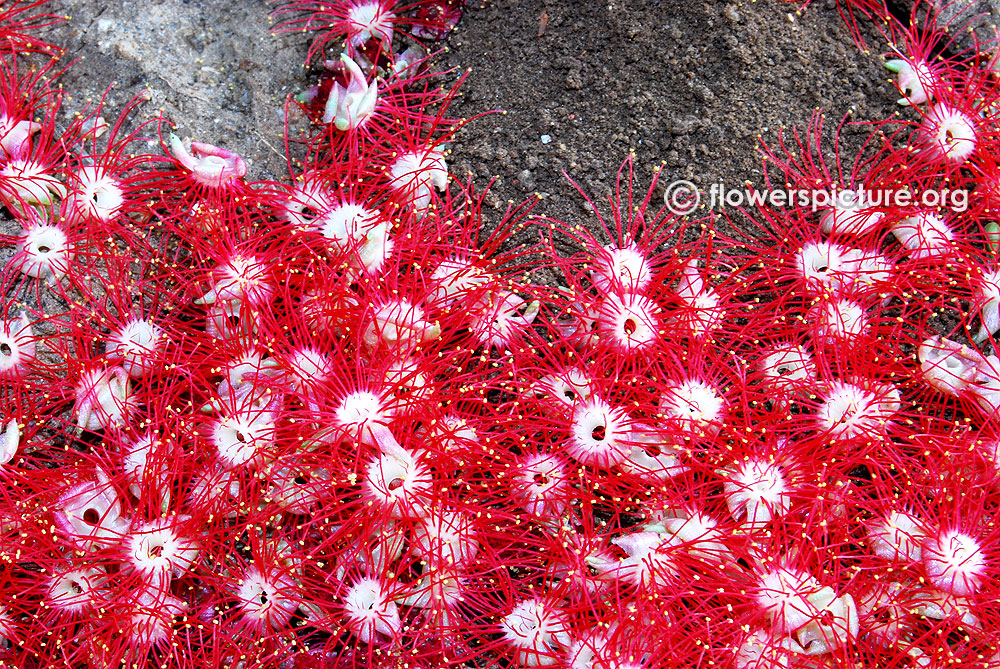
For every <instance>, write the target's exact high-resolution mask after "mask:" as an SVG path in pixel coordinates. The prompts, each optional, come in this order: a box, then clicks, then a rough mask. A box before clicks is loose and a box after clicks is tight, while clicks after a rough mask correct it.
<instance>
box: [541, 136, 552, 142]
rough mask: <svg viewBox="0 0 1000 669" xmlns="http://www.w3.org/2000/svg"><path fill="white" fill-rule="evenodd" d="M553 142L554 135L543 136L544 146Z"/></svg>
mask: <svg viewBox="0 0 1000 669" xmlns="http://www.w3.org/2000/svg"><path fill="white" fill-rule="evenodd" d="M551 141H552V135H542V144H548V143H549V142H551Z"/></svg>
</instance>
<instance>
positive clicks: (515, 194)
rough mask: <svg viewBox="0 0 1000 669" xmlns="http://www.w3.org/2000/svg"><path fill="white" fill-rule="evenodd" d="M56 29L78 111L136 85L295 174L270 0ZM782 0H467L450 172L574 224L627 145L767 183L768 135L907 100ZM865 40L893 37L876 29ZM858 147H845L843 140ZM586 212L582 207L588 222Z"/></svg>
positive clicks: (65, 3)
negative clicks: (287, 155) (287, 157)
mask: <svg viewBox="0 0 1000 669" xmlns="http://www.w3.org/2000/svg"><path fill="white" fill-rule="evenodd" d="M52 7H54V8H55V10H56V11H58V12H65V13H66V14H67V15H68V16H69V17H70V20H69V21H68V22H66V23H65V24H64V25H63V26H61V27H59V28H57V29H56V30H55V31H54V33H53V37H52V39H53V41H55V42H57V43H59V44H62V45H64V46H65V47H67V61H69V60H72V59H82V60H81V62H78V63H77V64H75V65H74V67H72V68H70V70H69V71H68V72H67V74H66V75H64V77H63V78H62V84H63V87H64V89H65V90H66V91H67V93H68V97H67V100H66V103H65V107H66V109H67V111H69V112H73V111H76V110H78V109H80V108H82V107H83V106H84V105H85V104H86V103H87V102H88V101H90V100H96V99H99V98H100V96H101V95H102V93H103V92H104V90H105V88H106V87H108V86H109V85H111V84H114V88H113V89H112V92H111V94H110V95H109V96H108V108H109V114H106V116H110V115H113V114H114V113H115V110H116V109H117V108H118V107H120V106H121V105H122V104H123V103H124V102H126V101H127V100H129V99H131V98H132V97H133V96H135V95H139V94H140V93H142V92H143V91H147V93H146V94H147V95H148V97H149V98H150V101H149V102H148V103H147V104H146V105H145V107H144V110H145V114H146V115H153V114H154V113H156V111H158V110H160V109H162V110H163V113H164V114H165V115H166V116H167V118H169V119H170V120H171V121H173V122H174V123H175V124H177V131H178V133H180V134H182V135H186V136H191V137H194V138H196V139H199V140H202V141H207V142H210V143H215V144H219V145H222V146H225V147H227V148H230V149H232V150H235V151H236V152H237V153H240V154H241V155H242V156H243V157H244V158H245V159H246V161H247V163H248V166H249V169H250V174H249V176H250V178H253V179H282V178H287V168H286V166H285V161H284V158H283V155H282V152H283V145H282V139H281V137H282V130H283V126H282V105H283V102H284V100H285V97H286V96H287V95H288V94H289V93H294V92H296V91H298V90H301V89H302V88H304V87H305V86H306V85H307V77H306V72H305V71H304V69H303V67H302V61H303V59H304V56H305V50H306V47H307V44H308V40H309V36H307V35H302V34H291V35H289V34H285V35H279V36H273V35H270V34H269V26H270V24H269V20H268V11H269V9H272V8H273V5H269V4H268V3H267V2H265V1H264V0H241V1H240V2H231V1H222V0H202V1H198V2H194V1H192V2H188V1H186V0H152V1H142V2H128V1H125V2H101V1H98V0H57V1H56V2H53V3H52ZM796 7H797V5H796V4H795V3H790V2H785V1H783V0H762V1H760V2H755V3H750V4H743V5H736V4H724V3H721V2H715V1H713V2H684V1H682V0H633V1H630V2H621V1H612V2H596V1H589V0H588V1H586V2H584V1H582V0H496V1H491V2H487V3H485V4H480V3H476V2H473V3H471V4H470V6H469V8H468V11H467V12H466V15H465V16H464V18H463V20H462V23H461V24H460V26H459V29H458V30H457V31H456V33H455V34H454V35H453V37H452V39H451V40H450V43H449V46H448V52H447V53H446V54H444V55H443V57H442V58H441V60H440V61H439V62H440V63H441V64H442V65H443V66H448V67H454V68H459V69H463V68H471V73H470V74H469V76H468V79H467V81H466V84H465V87H464V89H463V90H464V94H463V95H462V97H461V98H459V100H458V101H457V102H456V104H455V105H454V107H453V110H452V111H453V112H454V113H455V114H456V115H459V116H463V117H471V116H475V115H478V114H482V113H483V112H493V111H503V112H505V113H503V114H499V113H494V114H487V115H486V116H484V117H481V118H478V119H476V120H475V121H473V122H472V123H470V124H469V125H468V126H466V127H465V129H464V130H462V132H461V133H460V134H459V135H458V138H457V141H456V142H455V143H454V144H453V147H452V148H453V154H452V172H453V174H455V175H456V176H459V177H465V176H466V175H468V174H472V175H474V176H475V178H476V182H477V184H478V185H480V186H483V185H485V184H486V183H487V182H488V181H489V180H490V179H491V178H493V177H497V181H496V183H495V184H494V186H493V189H492V193H491V195H490V196H489V197H488V199H487V202H488V204H489V206H490V207H492V208H495V209H503V208H505V207H506V204H507V202H508V201H509V200H513V201H518V202H520V201H521V200H524V199H525V198H527V197H530V196H531V195H532V194H534V193H537V194H538V195H539V196H540V198H541V200H542V201H541V202H540V203H539V206H538V207H537V208H536V210H535V211H536V213H541V214H546V215H549V216H552V217H556V218H561V219H567V220H571V221H576V220H578V219H581V217H585V214H586V212H587V209H586V208H585V207H583V206H582V203H583V200H582V198H581V197H580V196H579V194H577V193H575V191H574V190H573V189H572V187H571V186H570V184H569V183H568V181H567V179H566V178H565V177H564V176H563V172H565V173H566V174H567V175H568V176H569V177H570V178H572V179H573V180H575V181H576V182H577V183H579V185H580V186H581V187H582V188H583V189H584V190H586V191H587V192H588V193H589V194H591V195H592V196H594V197H595V198H604V197H606V196H607V194H609V193H610V192H611V190H612V189H613V187H614V183H615V177H616V173H617V171H618V168H619V166H620V165H621V163H622V161H623V160H624V158H625V157H626V156H627V155H628V153H629V151H634V152H635V156H636V163H637V166H638V168H639V169H638V174H639V181H640V183H642V184H645V183H648V181H649V179H650V177H651V174H652V168H653V167H654V166H656V165H659V164H661V163H663V164H664V165H665V171H664V175H663V178H662V179H661V189H662V187H663V185H665V184H667V183H669V182H670V181H673V180H675V179H682V178H683V179H688V180H690V181H692V182H694V183H695V184H696V185H698V186H699V187H702V188H707V187H708V186H709V185H710V184H711V183H715V182H718V181H720V180H721V181H724V182H725V183H726V184H727V185H737V184H740V183H742V182H743V181H745V180H750V181H752V182H758V180H759V177H760V174H761V172H760V169H761V168H760V158H759V156H758V155H757V154H756V151H755V149H756V147H757V145H758V144H759V138H763V139H764V140H765V141H767V140H773V139H774V137H775V132H776V131H777V130H778V129H779V128H781V127H784V126H791V125H799V126H801V125H803V124H805V123H807V122H808V120H809V118H810V116H811V114H812V113H813V112H814V110H815V109H817V108H819V109H822V110H824V111H825V112H826V114H827V115H828V126H829V127H830V128H832V127H834V126H835V125H836V123H837V122H838V121H839V120H840V119H841V118H842V117H843V116H844V115H845V114H847V113H848V112H851V111H853V112H854V115H855V118H857V119H859V120H877V119H881V118H884V117H886V116H887V115H889V114H892V113H893V112H894V111H895V105H894V103H893V100H894V99H895V98H896V97H897V96H896V95H895V91H894V90H893V87H892V85H891V84H890V83H889V77H888V73H887V72H886V71H885V70H884V69H883V68H882V65H881V58H880V56H878V55H873V54H865V53H862V52H861V51H860V50H859V49H858V48H857V47H856V46H855V45H854V43H853V42H852V39H851V35H850V33H849V31H848V30H847V28H846V26H845V25H844V22H843V20H842V19H841V17H840V15H839V13H838V11H837V9H836V5H835V3H834V2H833V1H832V0H828V1H827V2H814V3H813V4H812V5H810V6H809V8H808V9H807V10H805V11H804V12H803V13H801V14H798V13H797V12H796ZM869 37H870V39H869V40H868V41H869V44H872V45H873V47H875V48H877V49H883V48H885V45H884V44H883V42H882V40H881V38H880V37H879V36H877V35H871V36H869ZM848 153H850V151H848ZM583 220H585V218H584V219H583Z"/></svg>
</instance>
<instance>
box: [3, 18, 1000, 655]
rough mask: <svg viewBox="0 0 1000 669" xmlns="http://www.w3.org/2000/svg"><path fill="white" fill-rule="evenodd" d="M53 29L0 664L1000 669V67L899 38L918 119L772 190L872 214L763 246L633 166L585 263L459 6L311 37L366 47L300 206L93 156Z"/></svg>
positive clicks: (808, 222)
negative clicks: (516, 163)
mask: <svg viewBox="0 0 1000 669" xmlns="http://www.w3.org/2000/svg"><path fill="white" fill-rule="evenodd" d="M41 4H42V3H41V2H28V3H25V2H13V3H6V4H4V5H0V7H3V8H4V9H2V10H0V51H2V54H3V55H2V60H0V149H2V152H0V202H2V204H3V206H4V208H5V209H6V212H7V213H8V214H9V216H10V218H11V219H12V220H13V222H14V225H15V226H17V227H18V228H19V229H18V230H17V231H16V233H15V234H8V235H6V236H5V237H4V238H3V241H5V242H6V244H5V245H4V246H5V248H6V249H7V252H6V254H5V258H4V259H5V261H6V264H5V266H4V267H3V269H2V270H0V282H2V285H3V287H4V296H5V297H4V302H3V312H2V313H0V387H2V402H3V404H2V411H3V413H2V416H0V417H2V424H0V431H2V432H0V462H2V464H0V478H2V486H0V557H2V560H3V564H2V565H0V666H12V667H19V668H25V669H28V668H34V667H38V668H43V667H67V668H70V667H72V668H74V669H75V668H77V667H95V668H96V667H100V668H104V667H117V666H127V667H185V668H191V669H204V668H210V667H231V668H233V669H236V668H238V667H246V668H249V667H274V668H275V669H279V668H280V669H291V668H294V667H320V668H321V667H331V668H333V667H414V668H419V667H428V668H430V667H441V666H460V667H494V666H496V667H508V666H564V667H570V668H571V669H625V668H628V669H639V668H650V669H651V668H654V667H674V666H676V667H681V666H684V667H695V666H705V667H708V666H722V667H732V668H733V669H751V668H758V669H764V668H768V669H771V668H780V669H791V668H794V667H825V666H844V665H847V666H866V667H876V666H880V667H944V666H956V665H957V666H963V667H989V668H991V669H996V668H997V667H1000V656H998V634H1000V610H998V609H997V604H996V602H997V601H1000V581H998V577H1000V573H998V572H1000V527H998V526H997V520H996V519H997V517H998V514H1000V494H998V493H1000V491H998V489H997V487H998V486H1000V425H998V424H997V420H998V419H997V417H996V413H997V412H998V410H1000V360H998V358H997V356H996V354H995V353H994V345H995V341H994V337H995V335H996V334H997V331H998V330H1000V272H998V269H997V258H996V251H995V247H996V245H997V244H996V243H997V242H998V241H1000V240H998V239H997V235H998V234H1000V232H998V230H996V229H995V224H993V223H989V221H991V220H992V215H991V213H990V212H991V210H992V209H993V208H994V204H993V199H994V198H997V197H1000V171H998V167H997V165H998V164H1000V161H998V160H997V159H996V158H995V156H996V155H998V150H1000V134H998V133H997V129H998V124H997V118H998V117H997V116H996V111H995V102H996V100H997V99H998V98H1000V92H998V91H997V85H998V81H1000V80H998V77H997V75H996V73H995V72H994V71H993V68H992V61H991V60H990V58H989V57H988V56H987V55H986V54H985V50H984V49H982V48H979V47H978V46H974V47H973V48H970V49H966V50H962V49H960V48H958V47H957V46H956V45H955V43H954V41H953V39H952V38H951V37H949V34H948V33H947V32H946V31H944V30H943V29H939V28H937V27H934V24H933V22H929V21H927V20H925V19H926V17H924V16H922V15H921V14H920V8H919V7H918V9H917V10H915V13H914V19H919V20H912V21H910V22H908V23H907V24H905V25H904V24H902V23H899V24H893V23H890V24H888V25H889V27H890V29H889V30H888V31H887V32H888V33H889V36H890V38H891V39H892V43H894V44H898V45H900V47H899V48H900V52H899V54H898V56H899V58H897V59H894V60H893V61H892V62H891V67H892V69H893V70H894V71H895V72H898V74H899V77H900V80H899V88H900V90H901V92H902V94H903V100H902V102H905V103H907V105H908V106H910V107H912V109H911V110H910V111H909V112H908V114H910V117H909V118H910V119H911V120H902V119H894V120H892V121H891V122H888V121H887V122H885V123H882V124H877V126H876V127H875V128H874V131H873V133H872V135H871V139H870V141H869V142H868V143H867V144H866V148H865V151H863V152H862V158H861V159H859V160H858V161H857V162H856V163H855V164H854V165H852V166H850V167H845V166H842V165H841V163H840V161H839V156H838V157H837V162H836V164H831V163H828V161H827V159H826V158H825V157H824V153H823V150H822V149H823V145H824V142H823V137H822V129H821V126H820V122H819V120H818V119H817V121H816V122H815V124H814V126H813V127H811V128H810V129H809V130H808V131H807V132H804V133H803V134H801V135H796V136H795V138H794V140H793V141H782V142H781V143H779V145H778V146H777V147H776V148H775V149H773V150H769V151H767V152H766V153H767V159H766V164H767V165H768V169H769V171H770V175H771V177H772V178H773V179H779V178H780V181H781V183H782V185H783V186H787V187H794V188H796V189H798V190H806V189H816V190H838V191H840V195H841V196H842V197H839V198H838V199H837V201H836V203H835V204H834V205H833V206H830V207H828V208H826V209H824V210H821V211H815V210H813V209H812V208H810V207H808V206H806V205H801V206H788V207H783V208H767V207H765V206H763V205H762V206H760V207H758V208H757V209H756V210H755V211H753V212H748V213H746V217H745V218H741V219H740V220H739V221H736V226H737V228H738V229H740V230H743V231H744V232H743V233H732V234H729V235H726V234H723V233H722V232H720V231H719V230H717V229H716V227H715V226H714V221H713V219H712V218H711V217H709V218H707V219H704V220H697V221H692V220H689V219H686V218H685V219H681V218H678V217H675V216H673V215H671V214H670V213H669V211H667V209H666V208H665V207H660V206H658V205H657V203H656V202H655V195H654V194H655V193H656V192H658V191H657V184H656V180H655V179H654V183H653V184H651V185H650V186H649V188H648V190H640V191H635V190H633V178H632V164H631V161H627V162H626V163H625V165H624V166H623V168H622V170H621V172H620V174H619V184H618V189H617V192H616V194H615V196H614V197H613V198H611V200H610V201H609V203H608V204H607V205H604V206H602V205H598V204H594V206H593V209H594V211H595V215H596V216H597V223H596V224H595V225H592V226H590V228H584V227H582V226H579V225H569V224H564V223H559V222H556V221H550V220H545V219H529V209H530V206H522V207H518V208H512V209H510V210H509V211H508V212H507V214H506V216H505V217H504V219H503V221H500V222H499V223H497V222H484V220H483V215H482V207H481V204H482V199H481V196H480V195H477V193H476V192H475V190H474V189H473V187H472V185H471V184H461V183H457V182H455V181H454V180H451V179H450V178H449V176H448V168H447V157H448V156H447V150H446V144H447V143H448V142H449V141H450V140H451V138H452V136H453V134H454V132H455V130H456V129H457V128H458V127H459V126H460V125H461V123H462V122H461V121H458V120H454V119H449V118H448V117H447V116H446V110H447V107H448V103H449V102H450V100H451V99H452V98H453V96H454V95H455V92H456V89H455V88H447V87H444V86H443V85H442V83H441V82H442V80H443V77H442V76H441V75H440V74H438V73H434V72H432V71H431V70H430V69H429V67H430V66H429V62H428V58H427V51H426V49H427V44H428V43H429V42H430V41H431V40H435V39H439V38H440V37H442V36H443V35H444V34H446V33H447V32H448V30H450V28H451V27H453V26H454V22H455V21H456V20H457V17H458V15H459V14H460V12H461V4H462V3H461V2H455V1H454V0H418V1H416V2H412V3H409V4H404V3H396V2H394V1H392V0H330V1H319V0H314V1H309V2H287V3H285V4H284V6H283V7H282V8H281V9H280V10H279V15H280V16H281V17H283V19H284V20H285V23H282V24H280V26H279V29H288V30H299V29H303V30H305V29H312V28H316V29H319V30H321V31H322V32H321V34H320V36H319V37H318V38H317V40H316V43H315V45H314V48H313V50H312V51H311V52H310V58H312V57H314V56H323V55H325V53H326V51H327V50H328V49H329V48H331V47H337V48H340V47H341V46H342V47H343V49H344V51H343V54H342V55H341V56H340V57H339V58H337V59H333V60H328V61H325V62H324V63H323V64H324V73H323V75H322V76H321V80H320V83H319V84H318V85H317V86H316V88H314V89H312V90H310V91H309V92H307V93H306V94H304V95H302V96H300V98H299V99H298V100H297V101H295V102H293V103H292V104H296V105H298V107H300V108H301V110H302V111H303V112H304V113H305V114H306V116H307V117H308V118H309V120H310V122H311V125H310V133H309V135H308V136H307V137H305V138H303V140H302V142H301V144H302V146H301V151H303V152H304V155H305V158H304V159H303V160H302V161H300V162H296V163H295V164H296V166H297V167H296V169H293V170H292V175H291V176H292V179H291V180H290V181H291V183H290V184H282V183H276V182H264V183H262V182H257V183H251V182H247V181H246V179H245V176H246V167H245V165H244V164H243V161H242V160H241V159H240V158H239V157H238V156H236V155H234V154H232V153H231V152H229V151H226V150H224V149H221V148H219V147H215V146H212V145H209V144H204V143H200V142H197V141H187V140H182V139H181V138H179V137H176V136H172V135H168V136H167V137H163V136H162V133H157V131H158V130H159V129H160V127H161V126H160V125H155V126H153V125H147V126H144V127H139V128H137V129H134V130H128V129H127V128H128V127H129V126H128V111H129V110H126V111H125V114H123V115H122V116H121V117H120V118H119V120H118V121H116V122H115V123H112V124H109V123H107V122H106V121H105V120H104V119H103V118H102V117H101V111H102V109H101V108H100V107H97V108H95V109H92V110H84V111H82V112H81V113H79V114H77V115H76V117H75V119H74V120H73V121H72V122H71V123H70V124H69V126H68V127H61V126H59V124H58V121H57V119H58V118H59V115H58V111H59V106H60V102H61V100H60V97H59V95H58V94H57V93H56V92H54V91H53V89H52V88H50V86H49V80H50V78H51V77H50V75H51V73H52V66H51V65H48V66H44V65H43V66H40V67H39V66H37V62H38V61H39V60H40V59H44V58H47V57H48V53H49V52H51V51H52V49H51V48H50V47H48V45H46V44H44V42H42V41H40V40H37V39H35V38H32V37H30V36H28V35H29V34H30V32H31V30H33V29H35V28H37V27H38V26H40V25H44V24H46V23H47V22H49V20H50V18H51V17H47V16H45V15H43V14H37V8H38V6H39V5H41ZM883 15H888V14H887V13H886V14H883ZM15 51H18V52H24V51H35V52H36V53H34V54H29V55H28V56H26V57H25V56H14V55H13V52H15ZM8 52H9V53H8ZM24 58H28V59H34V60H35V62H36V67H34V68H33V69H29V70H28V73H27V74H25V66H24V63H25V62H27V61H25V60H23V59H24ZM146 130H150V131H151V132H152V134H154V135H156V134H159V135H160V137H161V139H160V141H159V145H162V146H163V148H164V149H167V151H166V152H165V153H166V155H162V154H158V153H157V154H150V153H143V152H142V151H140V150H139V149H142V148H144V147H148V146H150V145H154V146H155V145H157V142H155V141H154V142H152V143H149V142H147V140H146V139H145V138H144V134H145V131H146ZM779 175H780V176H779ZM776 183H777V182H776ZM945 187H947V188H948V189H949V190H950V191H953V192H961V193H964V194H965V195H966V196H967V199H966V200H965V201H966V202H967V203H968V205H969V206H968V207H966V208H963V211H952V210H948V209H945V208H942V207H937V208H933V209H931V208H926V207H923V206H920V205H916V204H907V205H898V204H895V205H887V204H885V203H882V204H878V205H874V204H872V203H871V202H869V201H866V200H865V199H864V198H863V197H860V196H859V195H858V194H859V193H863V192H876V191H879V190H885V189H890V190H894V191H902V190H904V189H909V190H910V191H913V192H929V191H931V190H933V189H939V190H940V189H944V188H945ZM601 211H604V212H608V211H610V216H605V217H601V214H600V213H599V212H601ZM529 221H530V222H532V223H534V224H536V225H537V229H539V230H541V231H543V234H542V236H541V241H540V242H539V243H538V245H537V246H536V247H534V248H531V249H523V248H518V247H514V246H513V245H512V243H511V241H510V240H511V239H512V237H513V236H514V234H515V233H516V232H518V231H520V230H522V229H523V228H524V226H526V225H527V224H528V223H529ZM747 221H750V222H751V224H749V225H748V223H747ZM484 227H485V228H488V229H490V230H492V232H490V233H489V234H485V233H484V232H483V229H484ZM566 247H572V249H573V252H572V254H571V255H568V256H567V255H565V254H563V253H560V252H559V251H557V248H559V249H562V248H566ZM536 270H541V271H543V272H544V273H545V274H546V275H547V276H549V277H552V276H557V277H558V280H556V281H551V280H550V281H549V285H545V286H543V285H538V284H537V283H536V282H535V281H534V280H533V278H532V277H533V276H535V272H536Z"/></svg>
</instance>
